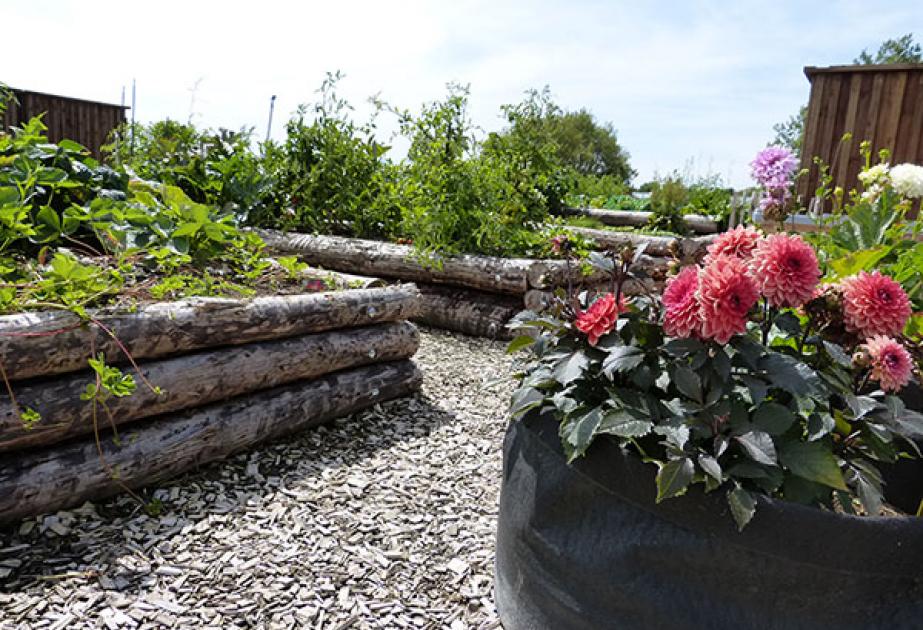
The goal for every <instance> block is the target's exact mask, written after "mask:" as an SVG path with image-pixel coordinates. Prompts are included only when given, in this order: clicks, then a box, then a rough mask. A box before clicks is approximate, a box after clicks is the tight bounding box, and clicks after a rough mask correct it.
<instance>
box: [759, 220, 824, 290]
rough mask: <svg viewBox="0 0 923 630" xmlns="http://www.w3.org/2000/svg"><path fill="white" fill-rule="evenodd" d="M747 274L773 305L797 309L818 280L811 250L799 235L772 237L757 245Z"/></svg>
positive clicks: (818, 275)
mask: <svg viewBox="0 0 923 630" xmlns="http://www.w3.org/2000/svg"><path fill="white" fill-rule="evenodd" d="M750 262H751V268H750V273H751V274H752V275H753V279H754V280H755V281H756V283H757V286H758V287H759V289H760V292H761V293H762V294H763V295H764V296H766V299H767V300H768V301H769V303H770V304H772V305H773V306H801V305H802V304H804V303H805V302H807V301H808V300H810V299H811V298H812V297H814V292H815V290H816V289H817V283H818V281H819V280H820V267H818V265H817V256H816V255H815V254H814V249H813V248H812V247H811V246H810V245H808V244H807V243H805V242H804V240H803V239H802V238H801V237H800V236H791V235H789V234H773V235H772V236H768V237H766V238H765V239H764V240H762V241H760V242H759V244H757V246H756V248H755V249H754V251H753V258H752V259H751V261H750Z"/></svg>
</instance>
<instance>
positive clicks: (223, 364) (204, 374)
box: [0, 322, 420, 452]
mask: <svg viewBox="0 0 923 630" xmlns="http://www.w3.org/2000/svg"><path fill="white" fill-rule="evenodd" d="M419 343H420V339H419V334H418V333H417V329H416V327H415V326H414V325H413V324H410V323H408V322H399V323H389V324H379V325H376V326H370V327H365V328H354V329H347V330H336V331H332V332H324V333H315V334H311V335H305V336H301V337H292V338H289V339H283V340H276V341H264V342H257V343H252V344H247V345H244V346H232V347H228V348H221V349H218V350H209V351H203V352H197V353H194V354H190V355H185V356H181V357H175V358H170V359H164V360H161V361H151V362H148V363H142V364H141V365H140V367H141V371H142V372H143V373H144V376H145V377H146V378H147V380H148V381H149V382H150V383H152V384H154V385H156V386H157V387H160V388H161V389H163V390H164V391H163V394H162V395H160V396H158V395H157V394H155V393H154V392H152V391H151V390H150V389H149V388H147V387H145V386H144V385H142V384H141V383H140V382H138V386H137V389H136V390H135V392H134V394H132V395H131V396H126V397H124V398H110V399H109V400H108V401H107V406H108V409H109V412H110V413H111V422H112V423H113V424H115V425H117V426H121V425H124V424H126V423H129V422H132V421H136V420H140V419H142V418H149V417H152V416H156V415H160V414H164V413H169V412H178V411H182V410H185V409H190V408H193V407H199V406H201V405H205V404H208V403H212V402H217V401H220V400H227V399H228V398H231V397H233V396H239V395H241V394H246V393H250V392H254V391H259V390H262V389H268V388H271V387H276V386H279V385H283V384H286V383H292V382H294V381H301V380H307V379H312V378H316V377H318V376H322V375H324V374H329V373H330V372H335V371H339V370H343V369H348V368H354V367H358V366H361V365H368V364H370V363H380V362H383V361H395V360H398V359H405V358H408V357H410V356H413V354H414V353H415V352H416V350H417V347H418V346H419ZM135 380H136V382H137V381H139V379H138V378H136V379H135ZM93 381H94V376H93V373H92V372H76V373H73V374H67V375H64V376H60V377H58V378H54V379H43V380H40V381H36V380H33V381H29V382H27V383H25V384H22V385H18V386H14V387H13V390H14V393H15V396H16V400H17V402H18V404H19V406H20V408H22V407H30V408H32V409H35V410H36V411H37V412H39V413H40V414H41V420H39V421H38V422H37V423H36V424H35V425H33V426H32V427H31V428H28V429H27V428H26V427H25V426H24V425H23V422H22V420H21V419H20V418H19V416H18V414H17V413H16V412H15V410H14V408H13V406H12V404H11V402H10V399H9V397H8V396H6V395H3V396H0V452H5V451H11V450H16V449H21V448H25V447H35V446H48V445H50V444H55V443H57V442H61V441H63V440H65V439H68V438H72V437H76V436H81V435H88V434H92V433H93V431H94V424H93V422H94V421H93V406H92V403H90V402H85V401H81V400H80V394H81V393H83V391H84V390H85V389H86V386H87V384H88V383H92V382H93ZM96 421H97V423H98V426H99V427H100V428H103V429H105V428H107V427H109V426H110V420H109V415H108V414H106V413H105V412H104V411H103V410H102V409H101V408H98V409H97V420H96Z"/></svg>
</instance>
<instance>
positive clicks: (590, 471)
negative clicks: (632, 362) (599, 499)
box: [506, 411, 923, 578]
mask: <svg viewBox="0 0 923 630" xmlns="http://www.w3.org/2000/svg"><path fill="white" fill-rule="evenodd" d="M558 426H559V421H558V419H557V418H556V417H555V415H554V414H553V413H549V412H544V413H539V412H536V411H531V412H529V413H527V414H526V415H525V416H524V417H523V418H522V419H521V420H513V421H511V422H510V425H509V427H508V430H507V437H506V439H507V440H514V439H516V438H517V436H516V434H517V433H521V438H520V439H522V438H524V439H526V440H528V441H531V442H533V443H535V444H536V445H537V446H539V447H540V448H542V449H544V450H546V451H550V452H551V453H552V454H553V455H554V456H555V457H557V458H559V459H560V460H561V464H562V465H564V466H568V467H570V468H571V469H572V470H573V471H574V472H575V473H576V474H578V475H579V476H580V477H581V478H583V479H584V480H585V481H587V482H589V483H591V484H593V485H595V486H596V487H598V488H600V489H602V490H603V491H604V492H606V493H607V494H610V495H613V496H615V497H617V498H618V499H620V500H623V501H625V502H627V503H629V504H631V505H633V506H635V507H637V508H640V509H642V510H644V511H646V512H648V513H651V514H654V515H656V516H658V517H660V518H663V519H664V520H667V521H669V522H670V523H672V524H674V525H677V526H679V527H682V528H685V529H687V530H691V531H693V532H695V533H696V534H698V535H702V536H707V537H713V538H717V539H720V540H722V542H723V543H725V544H730V545H736V546H741V547H745V548H747V549H748V550H750V551H755V552H757V553H761V554H765V555H768V556H773V557H781V558H785V559H787V560H789V561H791V562H794V563H802V564H810V565H813V566H819V567H823V568H825V569H828V570H833V571H840V572H847V573H853V574H865V575H881V576H896V575H901V576H909V577H915V578H920V577H921V570H920V565H919V558H920V557H923V519H919V518H916V517H900V516H895V517H883V516H876V517H871V516H852V515H849V514H841V513H837V512H832V511H828V510H823V509H820V508H814V507H809V506H805V505H800V504H797V503H792V502H788V501H783V500H780V499H772V498H770V497H767V496H765V495H757V508H756V514H755V515H754V517H753V519H752V520H751V521H750V523H749V524H748V525H747V527H745V528H744V530H743V531H742V532H738V530H737V527H736V524H735V523H734V520H733V518H732V517H731V514H730V510H729V508H728V506H727V501H726V497H725V492H724V491H723V490H715V491H713V492H711V493H708V494H706V493H705V492H704V489H703V488H702V487H701V485H700V484H696V485H694V486H691V487H690V488H689V490H688V491H687V492H686V494H685V495H683V496H680V497H674V498H670V499H665V500H664V501H663V502H661V503H656V502H655V496H656V492H655V490H656V488H655V484H654V472H653V466H652V465H646V464H644V463H643V462H642V461H641V460H640V458H639V457H638V456H637V455H635V454H634V453H630V452H627V451H625V450H623V449H621V448H620V447H619V446H618V445H617V444H616V443H615V441H614V440H610V439H602V440H594V442H593V444H592V445H591V446H590V448H589V449H588V450H587V453H586V455H585V456H584V457H582V458H580V459H578V460H576V461H575V462H573V463H571V464H567V463H566V461H565V457H564V453H563V450H562V448H561V444H560V437H559V435H558ZM613 534H615V532H613ZM819 547H820V548H822V550H821V549H819ZM819 557H821V558H822V561H820V562H819V561H817V559H818V558H819Z"/></svg>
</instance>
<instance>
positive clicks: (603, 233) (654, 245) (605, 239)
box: [567, 226, 682, 256]
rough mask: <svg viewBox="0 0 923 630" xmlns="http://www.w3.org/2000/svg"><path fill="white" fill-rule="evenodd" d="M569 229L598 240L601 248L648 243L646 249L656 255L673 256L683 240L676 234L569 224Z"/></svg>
mask: <svg viewBox="0 0 923 630" xmlns="http://www.w3.org/2000/svg"><path fill="white" fill-rule="evenodd" d="M567 231H568V232H572V233H574V234H577V235H579V236H582V237H583V238H588V239H592V240H594V241H596V244H597V245H598V246H599V248H600V249H620V248H622V247H625V246H626V245H631V246H632V247H640V246H641V244H644V245H646V247H645V249H644V251H645V252H646V253H648V254H654V255H656V256H672V255H673V250H674V249H675V248H676V247H678V245H677V243H678V242H679V241H680V240H682V239H679V238H676V237H674V236H654V235H649V234H636V233H634V232H613V231H612V230H594V229H592V228H581V227H571V226H567Z"/></svg>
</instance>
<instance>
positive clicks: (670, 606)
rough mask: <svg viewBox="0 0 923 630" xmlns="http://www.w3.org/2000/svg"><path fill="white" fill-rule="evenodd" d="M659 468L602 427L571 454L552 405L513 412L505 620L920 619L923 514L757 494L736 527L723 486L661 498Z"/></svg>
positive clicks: (501, 604)
mask: <svg viewBox="0 0 923 630" xmlns="http://www.w3.org/2000/svg"><path fill="white" fill-rule="evenodd" d="M655 471H656V468H655V467H654V466H653V465H649V464H644V463H642V462H641V460H640V459H639V458H637V457H636V456H635V455H633V454H631V453H626V452H624V451H622V450H621V449H619V448H618V446H617V445H616V444H615V443H614V442H613V441H610V440H605V439H601V440H597V441H596V442H595V443H594V444H593V446H592V447H591V448H590V449H589V451H588V452H587V454H586V457H584V458H582V459H580V460H578V461H577V462H575V463H574V464H572V465H568V464H567V463H566V461H565V459H564V456H563V453H562V450H561V446H560V442H559V437H558V422H557V421H556V419H555V418H553V417H552V416H550V415H539V414H532V415H530V416H527V417H526V418H525V419H523V420H521V421H516V422H513V423H511V424H510V427H509V429H508V432H507V435H506V440H505V442H504V470H503V486H502V491H501V497H500V516H499V527H498V533H497V564H496V593H495V594H496V602H497V608H498V611H499V613H500V619H501V621H502V622H503V626H504V628H505V629H506V630H526V629H529V630H538V629H546V628H547V629H549V630H551V629H553V630H567V629H571V628H573V629H581V630H584V629H594V630H598V629H604V628H619V629H621V630H625V629H634V628H637V629H644V630H652V629H656V628H669V629H680V628H708V629H720V628H733V629H735V630H740V629H744V628H779V629H786V630H791V629H796V628H822V629H823V630H830V629H832V628H837V629H838V630H840V629H844V628H889V629H897V628H923V520H920V519H915V518H903V517H894V518H887V517H882V518H868V517H852V516H847V515H843V514H837V513H832V512H828V511H824V510H819V509H814V508H810V507H805V506H801V505H796V504H792V503H787V502H784V501H774V500H769V499H765V498H761V499H760V500H759V505H758V508H757V512H756V516H755V517H754V519H753V520H752V521H751V522H750V524H749V525H748V526H747V527H746V528H745V529H744V531H743V532H738V531H737V529H736V527H735V525H734V522H733V519H732V518H731V516H730V514H729V513H728V508H727V504H726V502H725V497H724V493H722V492H714V493H711V494H704V493H703V492H702V491H701V490H700V486H696V487H694V488H693V489H692V490H690V492H688V493H687V494H686V495H685V496H682V497H679V498H676V499H669V500H666V501H664V502H663V503H660V504H656V503H655V502H654V495H655V492H654V474H655ZM915 482H916V485H917V487H918V488H919V486H921V485H923V479H916V480H915Z"/></svg>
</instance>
